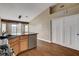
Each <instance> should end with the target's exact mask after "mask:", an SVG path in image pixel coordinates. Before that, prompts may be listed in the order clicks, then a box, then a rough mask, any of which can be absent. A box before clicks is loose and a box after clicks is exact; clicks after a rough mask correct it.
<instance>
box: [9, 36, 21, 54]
mask: <svg viewBox="0 0 79 59" xmlns="http://www.w3.org/2000/svg"><path fill="white" fill-rule="evenodd" d="M9 44H10V47H11V48H12V49H13V50H14V53H15V55H17V54H18V53H19V51H20V47H19V46H20V45H19V37H16V38H13V39H10V40H9Z"/></svg>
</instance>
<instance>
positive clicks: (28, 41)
mask: <svg viewBox="0 0 79 59" xmlns="http://www.w3.org/2000/svg"><path fill="white" fill-rule="evenodd" d="M8 39H9V44H10V47H11V48H13V50H14V53H15V55H18V54H19V53H21V52H23V51H26V50H29V49H32V48H35V47H37V33H26V34H22V35H11V36H9V38H8Z"/></svg>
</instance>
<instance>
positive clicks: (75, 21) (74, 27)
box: [71, 15, 79, 50]
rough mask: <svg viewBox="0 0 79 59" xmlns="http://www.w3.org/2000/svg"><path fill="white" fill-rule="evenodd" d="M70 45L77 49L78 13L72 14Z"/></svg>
mask: <svg viewBox="0 0 79 59" xmlns="http://www.w3.org/2000/svg"><path fill="white" fill-rule="evenodd" d="M71 22H72V25H71V45H72V46H71V47H72V48H73V49H77V50H79V15H74V16H72V20H71Z"/></svg>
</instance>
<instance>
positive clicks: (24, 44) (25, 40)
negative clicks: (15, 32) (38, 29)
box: [20, 36, 28, 51]
mask: <svg viewBox="0 0 79 59" xmlns="http://www.w3.org/2000/svg"><path fill="white" fill-rule="evenodd" d="M27 49H28V38H25V36H22V38H21V39H20V51H24V50H27Z"/></svg>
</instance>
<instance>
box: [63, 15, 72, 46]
mask: <svg viewBox="0 0 79 59" xmlns="http://www.w3.org/2000/svg"><path fill="white" fill-rule="evenodd" d="M71 20H72V18H71V17H64V28H63V32H64V41H63V43H64V45H65V46H67V47H70V45H71V25H72V22H71Z"/></svg>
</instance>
